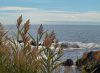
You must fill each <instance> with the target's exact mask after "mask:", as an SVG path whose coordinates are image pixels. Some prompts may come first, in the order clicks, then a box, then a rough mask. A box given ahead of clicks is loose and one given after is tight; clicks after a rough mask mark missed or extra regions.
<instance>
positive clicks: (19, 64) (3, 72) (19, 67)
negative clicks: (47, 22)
mask: <svg viewBox="0 0 100 73" xmlns="http://www.w3.org/2000/svg"><path fill="white" fill-rule="evenodd" d="M22 21H23V20H22V16H20V17H19V18H18V19H17V25H16V27H17V32H16V36H15V37H11V38H8V37H9V36H7V34H6V33H7V32H6V31H5V30H4V28H3V27H2V25H0V73H57V71H58V70H57V69H58V68H59V66H60V64H61V61H60V58H61V56H62V48H61V47H60V45H59V44H58V41H57V40H56V36H55V33H54V32H51V33H48V31H44V29H43V26H42V24H41V25H40V27H39V28H38V30H37V32H36V38H34V37H33V36H32V35H31V34H30V33H29V28H30V20H27V21H26V22H25V23H24V25H22ZM41 40H42V41H43V44H41V47H40V46H39V43H40V41H41ZM20 41H22V43H20ZM53 42H55V44H53ZM32 44H34V47H33V46H32ZM51 46H53V47H54V49H51Z"/></svg>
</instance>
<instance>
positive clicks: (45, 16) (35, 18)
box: [0, 7, 100, 24]
mask: <svg viewBox="0 0 100 73" xmlns="http://www.w3.org/2000/svg"><path fill="white" fill-rule="evenodd" d="M9 11H10V12H9ZM21 14H22V15H23V19H24V21H25V20H27V19H30V20H31V24H41V23H43V24H50V23H52V24H55V23H57V24H58V23H59V22H61V23H63V22H100V12H96V11H89V12H66V11H56V10H54V11H51V10H42V9H38V8H26V7H0V22H2V23H4V24H15V23H16V20H17V18H18V16H20V15H21Z"/></svg>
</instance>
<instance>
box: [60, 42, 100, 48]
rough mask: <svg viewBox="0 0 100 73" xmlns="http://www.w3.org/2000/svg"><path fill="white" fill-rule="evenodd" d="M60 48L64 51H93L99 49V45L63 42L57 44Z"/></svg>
mask: <svg viewBox="0 0 100 73" xmlns="http://www.w3.org/2000/svg"><path fill="white" fill-rule="evenodd" d="M59 44H61V46H62V47H63V48H64V50H76V49H94V48H100V44H99V43H93V42H91V43H82V42H68V41H63V42H59Z"/></svg>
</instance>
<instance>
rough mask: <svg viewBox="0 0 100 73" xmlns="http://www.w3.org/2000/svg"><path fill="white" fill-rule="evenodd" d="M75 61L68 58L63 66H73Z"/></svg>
mask: <svg viewBox="0 0 100 73" xmlns="http://www.w3.org/2000/svg"><path fill="white" fill-rule="evenodd" d="M73 64H74V63H73V60H72V59H67V60H66V61H64V62H63V63H62V65H63V66H72V65H73Z"/></svg>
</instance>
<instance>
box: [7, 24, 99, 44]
mask: <svg viewBox="0 0 100 73" xmlns="http://www.w3.org/2000/svg"><path fill="white" fill-rule="evenodd" d="M38 27H39V25H31V27H30V33H31V34H32V35H33V36H35V35H34V34H35V32H36V30H37V28H38ZM43 27H44V30H48V31H53V30H54V32H55V33H56V35H57V38H58V39H59V41H69V42H83V43H91V42H94V43H100V25H43ZM5 28H6V29H7V30H9V32H10V31H11V32H12V31H13V32H14V31H15V29H16V27H15V25H6V26H5Z"/></svg>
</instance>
